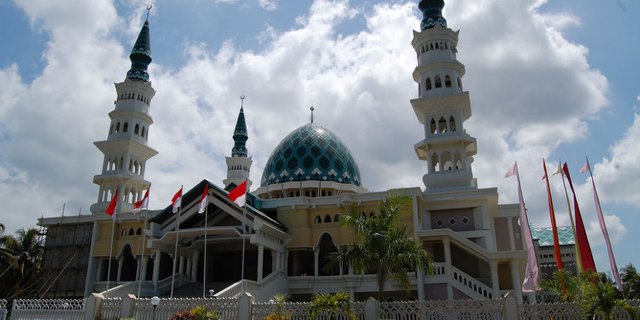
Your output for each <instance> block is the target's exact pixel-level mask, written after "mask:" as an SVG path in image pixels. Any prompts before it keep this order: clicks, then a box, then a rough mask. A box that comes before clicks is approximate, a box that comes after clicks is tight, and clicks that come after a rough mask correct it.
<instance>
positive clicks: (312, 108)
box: [309, 105, 316, 123]
mask: <svg viewBox="0 0 640 320" xmlns="http://www.w3.org/2000/svg"><path fill="white" fill-rule="evenodd" d="M315 109H316V108H314V107H313V105H312V106H311V108H309V110H311V123H313V110H315Z"/></svg>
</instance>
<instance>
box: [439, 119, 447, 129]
mask: <svg viewBox="0 0 640 320" xmlns="http://www.w3.org/2000/svg"><path fill="white" fill-rule="evenodd" d="M438 132H440V133H445V132H447V120H445V119H444V118H443V117H440V120H438Z"/></svg>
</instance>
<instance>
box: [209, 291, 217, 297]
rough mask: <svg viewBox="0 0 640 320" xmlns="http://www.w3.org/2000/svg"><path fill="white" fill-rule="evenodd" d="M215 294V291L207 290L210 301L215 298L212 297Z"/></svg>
mask: <svg viewBox="0 0 640 320" xmlns="http://www.w3.org/2000/svg"><path fill="white" fill-rule="evenodd" d="M215 292H216V291H215V290H213V289H209V297H210V298H211V299H213V298H215V297H214V296H213V294H214V293H215Z"/></svg>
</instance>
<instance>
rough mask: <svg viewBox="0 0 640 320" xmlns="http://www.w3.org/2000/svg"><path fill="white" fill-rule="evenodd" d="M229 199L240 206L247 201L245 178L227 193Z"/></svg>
mask: <svg viewBox="0 0 640 320" xmlns="http://www.w3.org/2000/svg"><path fill="white" fill-rule="evenodd" d="M227 197H229V199H231V201H233V202H235V203H236V204H237V205H238V206H240V207H242V206H244V205H245V204H246V203H247V180H245V181H243V182H242V183H241V184H240V185H239V186H237V187H235V188H234V189H233V190H231V191H230V192H229V194H228V195H227Z"/></svg>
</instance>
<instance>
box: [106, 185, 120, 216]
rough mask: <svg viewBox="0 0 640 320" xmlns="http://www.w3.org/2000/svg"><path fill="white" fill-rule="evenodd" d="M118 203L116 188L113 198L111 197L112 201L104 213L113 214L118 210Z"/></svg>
mask: <svg viewBox="0 0 640 320" xmlns="http://www.w3.org/2000/svg"><path fill="white" fill-rule="evenodd" d="M117 204H118V188H116V192H115V193H114V194H113V198H111V202H109V206H108V207H107V210H105V211H104V213H106V214H108V215H110V216H113V213H114V212H116V205H117Z"/></svg>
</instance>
